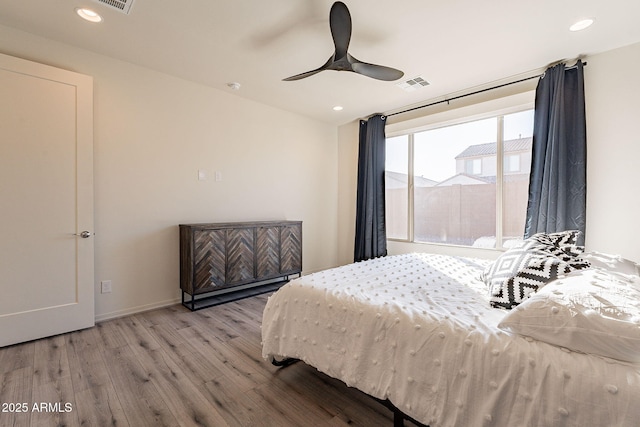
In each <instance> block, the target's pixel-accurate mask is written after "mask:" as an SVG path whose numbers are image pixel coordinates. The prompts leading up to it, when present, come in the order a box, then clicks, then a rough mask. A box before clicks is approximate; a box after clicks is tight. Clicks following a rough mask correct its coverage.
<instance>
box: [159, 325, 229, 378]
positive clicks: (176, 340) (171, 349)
mask: <svg viewBox="0 0 640 427" xmlns="http://www.w3.org/2000/svg"><path fill="white" fill-rule="evenodd" d="M186 330H187V329H182V330H181V331H176V330H175V329H173V328H172V327H171V326H170V325H169V324H168V323H164V324H157V325H154V326H152V327H151V328H150V333H151V334H153V335H154V336H155V338H156V340H157V341H158V343H159V345H160V346H161V348H162V349H163V350H164V351H165V352H166V353H167V354H169V356H170V357H172V358H173V359H174V361H176V362H177V363H181V364H182V366H184V372H185V375H187V376H188V377H189V378H190V379H191V381H192V382H193V383H194V384H204V383H205V382H207V381H211V380H213V379H215V378H218V377H220V376H222V375H223V371H222V370H221V369H220V368H219V366H220V364H219V363H217V362H218V360H217V359H215V358H212V357H202V356H201V355H200V354H199V352H198V350H197V348H196V346H195V345H194V344H195V343H194V342H193V341H192V340H190V339H188V336H187V337H185V336H184V331H186ZM208 342H209V341H208Z"/></svg>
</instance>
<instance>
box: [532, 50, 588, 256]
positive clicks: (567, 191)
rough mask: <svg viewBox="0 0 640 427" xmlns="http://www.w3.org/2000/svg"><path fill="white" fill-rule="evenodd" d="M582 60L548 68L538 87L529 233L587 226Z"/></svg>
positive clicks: (581, 228)
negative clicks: (572, 65) (571, 65)
mask: <svg viewBox="0 0 640 427" xmlns="http://www.w3.org/2000/svg"><path fill="white" fill-rule="evenodd" d="M586 193H587V131H586V119H585V106H584V73H583V64H582V62H581V61H578V62H577V64H576V65H575V67H571V68H567V67H566V66H565V65H564V64H559V65H556V66H554V67H551V68H549V69H547V71H546V72H545V73H544V75H543V76H542V77H541V78H540V81H539V83H538V87H537V89H536V100H535V113H534V122H533V147H532V159H531V175H530V178H529V201H528V205H527V219H526V225H525V233H524V236H525V237H530V236H532V235H533V234H535V233H538V232H556V231H564V230H580V231H582V236H581V241H580V242H578V243H579V244H583V242H584V229H585V212H586V201H587V194H586Z"/></svg>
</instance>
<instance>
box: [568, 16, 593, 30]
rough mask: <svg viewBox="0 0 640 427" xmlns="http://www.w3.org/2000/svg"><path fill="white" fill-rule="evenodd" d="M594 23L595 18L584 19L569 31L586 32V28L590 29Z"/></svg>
mask: <svg viewBox="0 0 640 427" xmlns="http://www.w3.org/2000/svg"><path fill="white" fill-rule="evenodd" d="M593 21H594V19H593V18H587V19H582V20H580V21H578V22H576V23H575V24H573V25H572V26H570V27H569V31H580V30H584V29H585V28H587V27H590V26H591V24H593Z"/></svg>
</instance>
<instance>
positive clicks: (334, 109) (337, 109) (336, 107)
mask: <svg viewBox="0 0 640 427" xmlns="http://www.w3.org/2000/svg"><path fill="white" fill-rule="evenodd" d="M342 109H343V108H342V106H341V105H336V106H335V107H333V111H342Z"/></svg>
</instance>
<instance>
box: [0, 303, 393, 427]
mask: <svg viewBox="0 0 640 427" xmlns="http://www.w3.org/2000/svg"><path fill="white" fill-rule="evenodd" d="M266 300H267V296H266V295H261V296H257V297H252V298H248V299H244V300H240V301H236V302H232V303H228V304H224V305H219V306H215V307H209V308H206V309H203V310H200V311H196V312H190V311H189V310H187V309H186V308H184V307H182V306H180V305H177V306H173V307H168V308H164V309H160V310H154V311H150V312H146V313H141V314H136V315H133V316H128V317H124V318H120V319H115V320H110V321H106V322H102V323H99V324H98V325H97V326H96V327H94V328H90V329H85V330H82V331H78V332H72V333H69V334H64V335H59V336H55V337H51V338H46V339H42V340H37V341H32V342H29V343H25V344H19V345H15V346H11V347H6V348H2V349H0V374H1V375H2V379H1V383H0V404H1V405H2V407H1V408H0V411H2V412H0V426H3V427H5V426H43V427H49V426H130V427H143V426H153V427H156V426H216V427H217V426H278V427H283V426H320V427H323V426H324V427H330V426H335V427H338V426H346V425H352V426H392V425H393V417H392V413H391V411H389V410H388V409H386V408H385V407H384V406H382V405H381V404H379V403H378V402H376V401H374V400H373V399H371V398H370V397H368V396H366V395H364V394H362V393H360V392H359V391H357V390H355V389H351V388H348V387H347V386H345V385H344V384H343V383H342V382H340V381H337V380H334V379H332V378H329V377H327V376H325V375H323V374H321V373H319V372H318V371H316V370H315V369H314V368H312V367H310V366H307V365H305V364H304V363H301V362H299V363H296V364H294V365H291V366H289V367H287V368H283V369H278V368H277V367H275V366H273V365H271V364H270V363H269V362H267V361H265V360H263V359H262V356H261V346H260V323H261V320H262V311H263V308H264V305H265V303H266ZM41 403H44V404H45V406H44V407H42V406H41ZM16 404H19V405H16ZM23 404H26V407H25V406H24V405H23ZM34 405H36V407H35V408H34ZM18 409H25V412H16V410H18ZM40 409H43V411H39V410H40Z"/></svg>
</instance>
